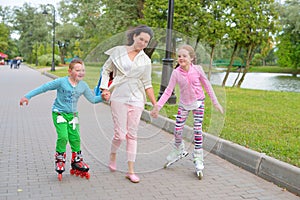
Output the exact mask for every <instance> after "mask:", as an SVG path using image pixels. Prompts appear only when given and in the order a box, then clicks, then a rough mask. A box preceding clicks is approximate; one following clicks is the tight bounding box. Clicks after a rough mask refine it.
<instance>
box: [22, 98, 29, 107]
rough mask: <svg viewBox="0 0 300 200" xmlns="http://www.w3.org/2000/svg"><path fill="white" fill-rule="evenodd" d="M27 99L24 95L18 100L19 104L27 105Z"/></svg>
mask: <svg viewBox="0 0 300 200" xmlns="http://www.w3.org/2000/svg"><path fill="white" fill-rule="evenodd" d="M28 101H29V100H28V99H27V98H26V97H22V98H21V100H20V106H23V105H24V103H25V105H26V106H27V105H28Z"/></svg>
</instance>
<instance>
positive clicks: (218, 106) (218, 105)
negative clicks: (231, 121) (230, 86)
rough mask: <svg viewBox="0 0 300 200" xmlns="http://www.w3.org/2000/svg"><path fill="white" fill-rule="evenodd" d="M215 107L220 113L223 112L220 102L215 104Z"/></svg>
mask: <svg viewBox="0 0 300 200" xmlns="http://www.w3.org/2000/svg"><path fill="white" fill-rule="evenodd" d="M215 108H216V109H217V110H218V111H219V112H220V113H221V114H224V110H223V107H222V106H221V105H220V104H217V105H215Z"/></svg>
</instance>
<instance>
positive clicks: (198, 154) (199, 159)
mask: <svg viewBox="0 0 300 200" xmlns="http://www.w3.org/2000/svg"><path fill="white" fill-rule="evenodd" d="M193 158H194V164H195V172H196V175H197V177H198V178H199V180H201V179H202V178H203V169H204V159H203V149H197V150H196V149H195V150H194V153H193Z"/></svg>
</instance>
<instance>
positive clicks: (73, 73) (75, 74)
mask: <svg viewBox="0 0 300 200" xmlns="http://www.w3.org/2000/svg"><path fill="white" fill-rule="evenodd" d="M69 75H70V78H71V79H72V80H75V81H76V82H78V81H81V80H83V78H84V76H85V67H84V65H82V64H80V63H76V64H75V65H74V67H73V69H69Z"/></svg>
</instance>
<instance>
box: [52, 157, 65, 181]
mask: <svg viewBox="0 0 300 200" xmlns="http://www.w3.org/2000/svg"><path fill="white" fill-rule="evenodd" d="M65 162H66V153H58V152H56V154H55V171H56V172H57V173H58V175H57V178H58V180H59V181H61V180H62V173H63V172H64V171H65Z"/></svg>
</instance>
